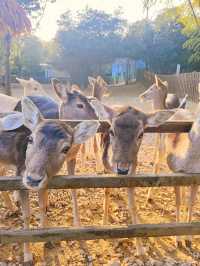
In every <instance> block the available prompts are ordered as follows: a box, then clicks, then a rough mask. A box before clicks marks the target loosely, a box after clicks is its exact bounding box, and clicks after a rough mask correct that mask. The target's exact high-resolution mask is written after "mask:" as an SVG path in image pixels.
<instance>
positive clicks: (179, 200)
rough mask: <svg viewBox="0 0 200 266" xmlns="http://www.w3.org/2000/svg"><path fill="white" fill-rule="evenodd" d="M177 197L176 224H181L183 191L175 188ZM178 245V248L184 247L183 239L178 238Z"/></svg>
mask: <svg viewBox="0 0 200 266" xmlns="http://www.w3.org/2000/svg"><path fill="white" fill-rule="evenodd" d="M174 190H175V197H176V223H179V222H180V206H181V193H180V192H181V191H180V187H175V188H174ZM176 245H177V247H179V248H180V247H182V242H181V237H180V236H176Z"/></svg>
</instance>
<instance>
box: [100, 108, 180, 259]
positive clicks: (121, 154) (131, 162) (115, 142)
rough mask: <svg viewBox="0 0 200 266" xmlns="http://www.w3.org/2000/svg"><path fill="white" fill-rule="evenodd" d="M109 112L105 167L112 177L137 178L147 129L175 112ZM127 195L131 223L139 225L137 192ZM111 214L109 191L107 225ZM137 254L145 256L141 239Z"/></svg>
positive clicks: (107, 193) (106, 199) (104, 157)
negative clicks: (138, 161) (110, 154)
mask: <svg viewBox="0 0 200 266" xmlns="http://www.w3.org/2000/svg"><path fill="white" fill-rule="evenodd" d="M107 110H108V109H107ZM111 111H112V112H111ZM108 112H109V113H110V128H109V131H108V132H107V134H105V136H104V145H103V156H102V160H103V164H104V167H105V168H106V169H107V171H109V172H110V173H111V172H114V173H116V174H118V175H134V174H135V171H136V167H137V156H138V151H139V148H140V145H141V142H142V138H143V134H144V130H145V128H146V127H148V126H158V125H160V124H162V123H164V122H165V121H166V120H168V119H169V118H170V117H171V116H172V115H173V114H174V113H175V111H174V110H159V111H155V112H153V113H144V112H142V111H140V110H138V109H136V108H134V107H132V106H124V107H121V108H118V110H108ZM109 147H111V150H112V158H111V160H109V153H108V151H109ZM110 161H111V163H110ZM127 193H128V209H129V214H130V218H131V223H132V224H136V223H138V222H139V220H138V217H137V209H136V202H135V188H127ZM108 210H109V189H106V190H105V200H104V221H106V222H107V220H108ZM136 250H137V254H138V255H143V254H144V249H143V247H142V243H141V239H140V238H136Z"/></svg>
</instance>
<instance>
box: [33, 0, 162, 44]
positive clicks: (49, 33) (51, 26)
mask: <svg viewBox="0 0 200 266" xmlns="http://www.w3.org/2000/svg"><path fill="white" fill-rule="evenodd" d="M86 6H88V7H91V8H94V9H99V10H104V11H106V12H109V13H113V11H114V10H116V9H117V8H118V7H122V11H123V18H125V19H127V20H128V21H130V22H134V21H136V20H139V19H142V18H144V17H145V14H144V11H143V7H142V1H141V0H73V1H66V0H57V1H56V2H55V3H53V4H49V5H48V6H47V8H46V10H45V14H44V17H43V19H42V21H41V23H40V27H39V29H38V30H37V32H36V35H37V36H38V37H39V38H41V39H43V40H47V41H48V40H50V39H52V38H53V37H54V36H55V33H56V30H57V20H58V19H59V17H60V15H61V14H63V13H64V12H65V11H66V10H67V9H70V10H71V11H72V12H76V11H77V10H80V9H84V8H85V7H86ZM161 8H162V6H160V5H157V6H156V9H154V10H152V11H151V16H153V15H154V13H157V12H158V11H159V9H161Z"/></svg>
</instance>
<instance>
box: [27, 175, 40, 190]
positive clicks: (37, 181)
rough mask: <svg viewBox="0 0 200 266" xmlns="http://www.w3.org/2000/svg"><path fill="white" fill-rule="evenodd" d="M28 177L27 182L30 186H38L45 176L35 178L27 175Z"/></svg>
mask: <svg viewBox="0 0 200 266" xmlns="http://www.w3.org/2000/svg"><path fill="white" fill-rule="evenodd" d="M26 179H27V184H28V185H29V186H31V187H37V186H38V185H39V184H40V182H41V181H42V179H43V178H40V179H35V178H33V177H32V176H27V177H26Z"/></svg>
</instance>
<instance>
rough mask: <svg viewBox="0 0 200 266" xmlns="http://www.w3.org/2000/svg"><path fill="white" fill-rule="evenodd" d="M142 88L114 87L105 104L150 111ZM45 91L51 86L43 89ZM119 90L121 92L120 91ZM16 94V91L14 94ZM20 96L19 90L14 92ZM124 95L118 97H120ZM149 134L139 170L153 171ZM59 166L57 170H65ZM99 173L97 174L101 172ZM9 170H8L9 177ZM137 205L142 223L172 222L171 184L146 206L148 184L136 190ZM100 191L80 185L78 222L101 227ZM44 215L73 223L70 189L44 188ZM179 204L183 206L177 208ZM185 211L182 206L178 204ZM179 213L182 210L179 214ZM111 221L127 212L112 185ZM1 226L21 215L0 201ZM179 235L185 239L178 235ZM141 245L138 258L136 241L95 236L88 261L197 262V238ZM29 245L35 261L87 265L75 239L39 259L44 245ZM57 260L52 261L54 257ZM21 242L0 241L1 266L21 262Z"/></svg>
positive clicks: (120, 221) (12, 224)
mask: <svg viewBox="0 0 200 266" xmlns="http://www.w3.org/2000/svg"><path fill="white" fill-rule="evenodd" d="M144 89H145V88H144V87H143V86H142V85H141V84H135V85H132V86H129V87H128V88H123V89H122V88H120V87H117V88H113V89H112V90H111V95H110V97H109V98H107V99H105V102H107V103H109V104H125V103H126V104H132V105H136V106H137V107H142V108H143V109H145V110H150V105H147V104H144V103H142V104H141V103H140V102H139V100H138V99H137V98H136V97H137V95H138V94H139V93H140V92H142V91H143V90H144ZM48 90H50V89H48ZM122 91H123V93H122ZM14 94H15V95H16V91H15V92H14ZM18 95H19V94H18ZM122 99H123V100H122ZM154 138H155V136H153V135H152V134H146V135H145V136H144V139H143V143H142V146H141V149H140V153H139V163H138V167H137V172H138V173H152V165H153V154H154V142H155V141H154V140H155V139H154ZM166 172H169V170H168V168H167V166H166V165H165V166H164V167H163V173H166ZM66 173H67V170H66V169H65V167H63V169H62V171H61V172H60V174H66ZM76 173H77V175H78V174H96V170H95V160H94V158H93V157H92V153H91V154H90V156H89V158H88V161H87V164H86V166H85V167H84V168H82V167H81V161H80V158H78V162H77V166H76ZM101 173H102V172H101V171H99V173H97V174H101ZM10 174H12V172H10V171H9V172H8V175H10ZM136 194H137V197H136V200H137V209H138V215H139V217H140V221H141V222H142V223H164V222H175V197H174V191H173V188H154V189H153V203H152V204H146V195H147V188H138V189H137V190H136ZM103 198H104V190H103V189H79V190H78V203H79V210H80V217H81V223H82V225H101V224H102V217H103ZM37 200H38V198H37V195H36V194H35V193H31V227H34V228H36V227H37V226H38V222H39V219H38V215H37V214H38V201H37ZM49 202H50V206H49V208H48V219H49V222H50V224H51V226H61V227H63V226H66V227H67V226H71V225H72V205H71V199H70V193H69V191H67V190H51V191H49ZM199 202H200V201H199V194H198V199H197V202H196V204H195V209H194V215H193V221H199V219H200V203H199ZM182 207H183V206H182ZM182 209H184V208H182ZM182 215H183V212H182ZM109 220H110V224H112V225H126V224H128V223H130V220H129V215H128V210H127V193H126V190H125V189H112V192H111V200H110V219H109ZM0 227H2V228H15V229H16V228H21V227H22V218H21V216H20V215H11V216H8V215H7V210H6V209H5V207H4V206H3V203H2V202H1V201H0ZM183 239H184V238H183ZM142 243H143V245H144V247H145V249H146V255H145V256H144V257H143V258H139V257H137V256H136V249H135V239H132V238H130V239H115V240H103V239H102V240H95V241H87V244H88V248H89V252H90V255H91V257H92V259H93V265H95V266H98V265H112V266H118V265H123V266H143V265H146V266H153V265H155V266H162V265H163V266H172V265H173V266H175V265H177V266H178V265H182V266H189V265H200V237H199V236H195V237H194V239H193V248H192V250H188V249H186V248H182V249H177V248H176V246H175V238H174V237H163V238H143V239H142ZM31 249H32V251H33V254H34V261H35V265H38V266H39V265H56V266H59V265H62V266H64V265H74V266H75V265H80V266H82V265H86V263H85V260H84V258H83V256H82V253H81V250H80V247H79V243H78V242H76V241H68V242H61V243H60V245H57V248H56V249H52V250H50V251H49V252H48V255H47V256H46V259H45V263H44V259H43V244H32V245H31ZM55 254H56V255H57V259H55V261H53V257H54V255H55ZM22 258H23V256H22V245H18V244H12V245H1V244H0V265H2V266H3V265H6V264H3V262H7V263H9V265H20V264H21V263H22Z"/></svg>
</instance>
